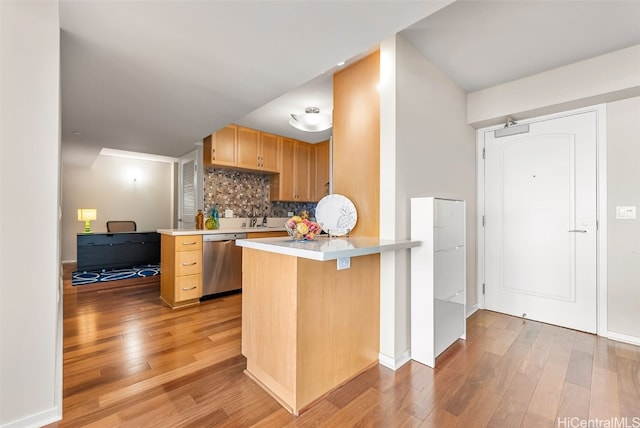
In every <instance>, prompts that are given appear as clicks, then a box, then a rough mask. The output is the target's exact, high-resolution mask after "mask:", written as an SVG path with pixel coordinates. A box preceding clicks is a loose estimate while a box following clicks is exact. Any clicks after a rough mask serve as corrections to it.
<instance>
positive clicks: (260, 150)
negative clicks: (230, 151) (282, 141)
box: [237, 126, 278, 172]
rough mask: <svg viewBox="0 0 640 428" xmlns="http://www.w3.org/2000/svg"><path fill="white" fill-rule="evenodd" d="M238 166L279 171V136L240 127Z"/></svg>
mask: <svg viewBox="0 0 640 428" xmlns="http://www.w3.org/2000/svg"><path fill="white" fill-rule="evenodd" d="M237 166H238V168H243V169H251V170H257V171H265V172H278V136H277V135H272V134H267V133H265V132H260V131H256V130H255V129H250V128H243V127H242V126H239V127H238V165H237Z"/></svg>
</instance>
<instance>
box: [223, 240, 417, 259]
mask: <svg viewBox="0 0 640 428" xmlns="http://www.w3.org/2000/svg"><path fill="white" fill-rule="evenodd" d="M236 245H238V246H241V247H245V248H252V249H254V250H262V251H269V252H271V253H278V254H284V255H287V256H295V257H302V258H305V259H311V260H318V261H326V260H337V259H340V258H344V257H357V256H367V255H369V254H378V253H382V252H384V251H398V250H404V249H407V248H412V247H417V246H419V245H420V241H411V240H396V241H394V240H385V239H379V238H367V237H354V238H336V237H334V238H328V237H324V236H321V237H319V238H317V239H315V240H314V241H294V240H292V239H291V238H289V237H286V238H257V239H238V240H236Z"/></svg>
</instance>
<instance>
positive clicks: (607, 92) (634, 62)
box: [467, 45, 640, 128]
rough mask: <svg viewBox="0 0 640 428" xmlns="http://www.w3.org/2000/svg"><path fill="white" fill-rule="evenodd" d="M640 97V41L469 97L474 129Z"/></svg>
mask: <svg viewBox="0 0 640 428" xmlns="http://www.w3.org/2000/svg"><path fill="white" fill-rule="evenodd" d="M638 95H640V45H636V46H632V47H629V48H626V49H621V50H619V51H616V52H612V53H609V54H606V55H601V56H599V57H595V58H591V59H588V60H585V61H580V62H577V63H575V64H570V65H567V66H564V67H559V68H556V69H553V70H549V71H546V72H544V73H539V74H536V75H533V76H529V77H525V78H524V79H519V80H514V81H513V82H508V83H504V84H502V85H498V86H494V87H492V88H488V89H484V90H481V91H476V92H472V93H470V94H469V95H468V108H467V121H468V123H470V124H473V125H474V126H475V127H476V128H480V127H483V126H489V125H496V124H498V123H504V122H505V120H504V119H505V118H506V116H512V117H514V118H516V119H522V118H526V117H535V116H541V115H545V114H551V113H557V112H561V111H566V110H570V109H574V108H579V107H587V106H592V105H595V104H600V103H605V102H611V101H616V100H621V99H625V98H630V97H634V96H638Z"/></svg>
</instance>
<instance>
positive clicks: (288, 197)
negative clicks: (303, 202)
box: [269, 138, 296, 201]
mask: <svg viewBox="0 0 640 428" xmlns="http://www.w3.org/2000/svg"><path fill="white" fill-rule="evenodd" d="M295 147H296V140H292V139H291V138H283V139H282V141H281V143H280V173H279V174H277V175H272V176H271V182H270V188H269V191H270V197H271V200H272V201H293V200H295V198H294V184H293V180H294V164H295Z"/></svg>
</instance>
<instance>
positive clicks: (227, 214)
mask: <svg viewBox="0 0 640 428" xmlns="http://www.w3.org/2000/svg"><path fill="white" fill-rule="evenodd" d="M224 217H225V218H233V210H224Z"/></svg>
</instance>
